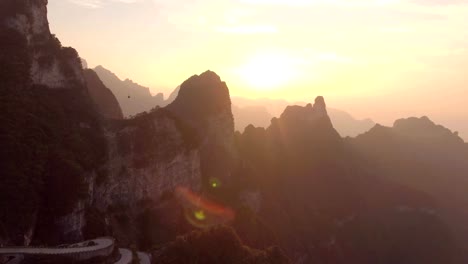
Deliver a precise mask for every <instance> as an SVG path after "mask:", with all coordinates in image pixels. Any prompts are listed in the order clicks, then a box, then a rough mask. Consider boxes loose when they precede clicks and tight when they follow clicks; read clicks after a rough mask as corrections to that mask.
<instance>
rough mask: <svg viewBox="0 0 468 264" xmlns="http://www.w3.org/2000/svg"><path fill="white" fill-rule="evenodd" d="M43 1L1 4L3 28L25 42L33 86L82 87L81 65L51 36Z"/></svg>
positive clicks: (70, 49)
mask: <svg viewBox="0 0 468 264" xmlns="http://www.w3.org/2000/svg"><path fill="white" fill-rule="evenodd" d="M46 5H47V0H31V1H10V0H7V1H3V3H2V7H3V8H2V9H3V12H5V13H8V14H6V15H4V16H2V20H3V22H2V23H3V26H5V27H6V28H10V29H13V30H15V31H17V32H18V33H19V34H21V35H22V36H23V37H24V38H25V40H26V46H27V48H28V50H29V51H30V59H31V61H30V63H31V65H30V70H29V71H30V75H31V79H32V81H33V83H34V84H38V85H45V86H47V87H49V88H65V87H66V88H72V87H77V86H78V87H79V86H81V87H82V86H83V84H84V79H83V75H82V69H81V62H80V60H79V59H78V56H77V53H76V51H75V50H73V49H72V48H62V47H61V45H60V42H59V41H58V39H57V38H55V36H53V35H51V33H50V30H49V23H48V21H47V7H46Z"/></svg>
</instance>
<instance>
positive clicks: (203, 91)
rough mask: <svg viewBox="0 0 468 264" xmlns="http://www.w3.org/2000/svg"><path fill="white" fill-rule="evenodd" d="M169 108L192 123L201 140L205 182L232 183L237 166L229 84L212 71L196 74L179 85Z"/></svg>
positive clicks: (206, 183)
mask: <svg viewBox="0 0 468 264" xmlns="http://www.w3.org/2000/svg"><path fill="white" fill-rule="evenodd" d="M166 109H167V110H168V111H170V112H172V113H174V114H175V115H176V116H177V117H178V118H180V119H181V120H183V121H184V122H186V123H187V124H189V125H190V126H191V127H192V128H193V129H194V130H195V131H196V133H197V136H198V137H199V140H200V151H201V153H200V155H201V169H202V176H203V183H204V185H208V183H209V182H210V181H211V180H220V181H222V182H223V183H224V184H223V185H224V186H229V185H230V183H231V182H232V180H233V176H232V174H233V173H234V170H235V166H236V164H235V163H236V155H237V154H236V152H235V147H234V120H233V116H232V111H231V99H230V96H229V89H228V87H227V85H226V83H224V82H222V81H221V78H220V77H219V76H218V75H217V74H216V73H214V72H212V71H206V72H204V73H202V74H201V75H194V76H192V77H190V78H189V79H188V80H186V81H185V82H184V83H182V85H181V86H180V91H179V93H178V96H177V98H176V99H175V100H174V102H172V103H171V104H170V105H168V106H167V107H166Z"/></svg>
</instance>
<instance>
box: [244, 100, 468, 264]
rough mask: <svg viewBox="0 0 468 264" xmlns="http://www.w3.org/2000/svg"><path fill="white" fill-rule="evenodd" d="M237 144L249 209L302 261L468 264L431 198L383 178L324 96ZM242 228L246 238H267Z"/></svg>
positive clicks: (249, 132) (289, 109)
mask: <svg viewBox="0 0 468 264" xmlns="http://www.w3.org/2000/svg"><path fill="white" fill-rule="evenodd" d="M237 142H238V146H239V151H240V155H241V157H242V159H243V164H245V167H244V171H243V175H244V177H245V183H246V184H245V185H244V187H243V189H244V190H246V189H250V190H251V194H250V195H247V197H251V198H250V199H248V200H247V201H248V202H247V204H250V207H251V208H252V210H256V212H257V213H256V215H257V217H260V222H263V223H265V224H266V225H268V227H269V229H270V230H272V232H273V233H274V234H275V237H277V239H278V243H279V245H280V246H281V247H283V248H284V249H286V251H287V252H288V254H289V256H294V257H293V260H294V261H296V262H299V263H361V264H362V263H434V264H435V263H440V262H445V261H446V262H449V263H462V262H461V261H460V260H459V259H458V258H459V257H460V256H459V255H460V252H459V248H458V246H457V243H456V242H455V241H454V239H453V237H452V235H451V233H450V232H449V230H448V228H447V226H446V224H444V223H443V222H442V221H441V220H440V219H439V215H438V214H434V213H433V212H435V211H436V209H435V208H436V204H434V202H433V201H432V199H431V197H430V196H429V195H426V194H424V193H423V192H418V191H415V190H413V189H411V188H409V187H405V186H404V185H399V184H395V183H392V182H391V181H389V180H387V179H383V178H381V177H379V176H380V174H381V173H383V171H380V170H379V169H376V168H375V167H373V166H370V165H368V161H367V159H366V158H363V157H362V156H360V155H359V154H358V152H355V151H354V149H353V148H352V147H350V146H349V145H348V144H347V143H346V142H344V141H343V139H341V137H340V136H339V134H338V133H337V132H336V131H335V129H334V128H333V126H332V123H331V121H330V118H329V117H328V115H327V111H326V108H325V103H324V101H323V98H321V97H318V98H317V99H316V102H315V104H314V106H312V105H310V104H309V105H307V106H305V107H301V106H290V107H287V108H286V110H285V111H284V113H283V114H282V115H281V117H280V118H278V119H273V120H272V122H271V125H270V127H268V128H267V129H263V128H254V127H253V126H249V127H247V128H246V130H245V132H244V133H243V134H238V138H237ZM254 197H255V198H254ZM259 204H260V205H259ZM239 221H240V220H239ZM384 226H385V228H383V227H384ZM239 228H240V229H239V234H240V235H241V237H243V236H245V237H246V238H245V241H259V240H258V237H259V236H263V234H262V233H260V232H256V229H249V228H247V227H245V225H243V224H242V225H240V227H239ZM408 229H411V230H412V231H411V232H410V233H411V234H409V233H407V231H405V230H408ZM431 238H432V239H434V240H433V241H439V242H440V243H438V244H433V243H432V242H430V241H431V240H432V239H431ZM441 241H443V242H441Z"/></svg>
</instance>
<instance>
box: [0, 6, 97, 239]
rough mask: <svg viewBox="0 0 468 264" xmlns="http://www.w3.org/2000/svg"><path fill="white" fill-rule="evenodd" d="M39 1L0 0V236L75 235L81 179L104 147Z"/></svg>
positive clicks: (72, 59)
mask: <svg viewBox="0 0 468 264" xmlns="http://www.w3.org/2000/svg"><path fill="white" fill-rule="evenodd" d="M46 5H47V1H45V0H20V1H18V0H15V1H13V0H6V1H1V2H0V10H1V11H0V35H1V39H2V42H1V43H0V46H1V47H0V50H1V53H2V54H1V56H0V60H1V63H2V65H3V66H2V70H1V74H0V83H1V84H2V85H1V88H2V89H1V93H0V101H1V102H2V103H1V104H0V108H1V109H0V112H1V114H0V121H1V122H2V124H3V125H2V128H1V131H0V132H1V133H0V134H1V135H2V136H1V137H0V139H1V145H2V146H3V147H4V148H2V151H1V152H0V157H1V158H0V163H1V168H2V173H1V174H2V179H1V180H0V181H1V182H0V188H1V190H0V196H2V197H1V199H0V200H1V201H2V204H1V205H0V218H1V219H2V225H3V227H2V230H3V231H2V233H1V234H0V240H2V241H3V243H6V244H10V243H11V244H16V245H22V244H29V243H60V242H70V241H75V240H80V239H82V227H83V226H84V208H85V207H86V205H87V204H88V203H89V200H88V199H89V196H87V195H86V191H87V189H88V182H89V180H90V178H91V177H92V175H93V173H94V171H95V169H96V168H97V164H99V163H102V153H103V152H104V151H105V146H104V141H103V138H102V134H101V131H100V129H101V127H100V124H99V121H98V117H97V115H96V113H95V110H94V107H93V106H92V103H91V100H90V98H89V96H88V93H87V91H86V86H85V82H84V78H83V73H82V69H81V63H80V59H79V57H78V54H77V53H76V51H75V50H73V49H72V48H64V47H62V46H61V44H60V42H59V41H58V40H57V39H56V38H55V37H54V36H53V35H51V34H50V30H49V27H48V22H47V9H46ZM19 219H20V220H19Z"/></svg>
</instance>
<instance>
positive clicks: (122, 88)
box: [94, 66, 375, 137]
mask: <svg viewBox="0 0 468 264" xmlns="http://www.w3.org/2000/svg"><path fill="white" fill-rule="evenodd" d="M94 71H95V72H96V73H97V74H98V76H99V78H100V79H101V80H102V81H103V83H104V84H105V85H106V86H107V87H109V89H110V90H111V91H112V92H113V93H114V94H115V95H116V97H117V100H118V101H119V104H120V106H121V108H122V111H123V113H124V116H127V117H128V116H131V115H135V114H138V113H141V112H144V111H149V110H150V109H152V108H154V107H155V106H160V107H164V106H166V105H168V104H170V103H171V102H173V101H174V100H175V98H176V97H177V95H178V93H179V89H180V87H178V88H176V89H175V90H174V91H173V92H172V93H171V95H170V96H169V97H168V98H167V100H164V95H163V94H162V93H160V94H158V95H157V96H152V95H151V93H150V92H149V88H146V87H143V86H140V85H138V84H136V83H134V82H132V81H130V80H128V79H126V80H125V81H122V80H120V79H119V77H117V76H116V75H115V74H114V73H112V72H111V71H110V70H107V69H105V68H104V67H102V66H98V67H96V68H95V69H94ZM232 103H233V107H232V110H233V115H234V120H235V129H236V130H238V131H241V132H242V131H244V129H245V128H246V127H247V126H248V125H250V124H252V125H254V126H257V127H267V126H268V125H269V123H270V121H271V119H272V118H273V117H275V116H279V115H280V114H281V113H282V111H283V110H284V109H285V108H286V107H287V106H288V105H290V104H291V103H290V102H288V101H286V100H272V99H247V98H243V97H233V98H232ZM302 104H304V103H302ZM329 114H330V118H331V119H332V121H333V125H334V127H335V128H336V129H337V130H338V132H339V133H340V135H341V136H343V137H347V136H350V137H354V136H357V135H359V134H361V133H364V132H366V131H368V130H369V129H370V128H372V127H373V126H374V125H375V123H374V122H373V121H372V120H370V119H364V120H357V119H355V118H354V117H353V116H351V115H350V114H349V113H347V112H345V111H342V110H338V109H333V108H329Z"/></svg>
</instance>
